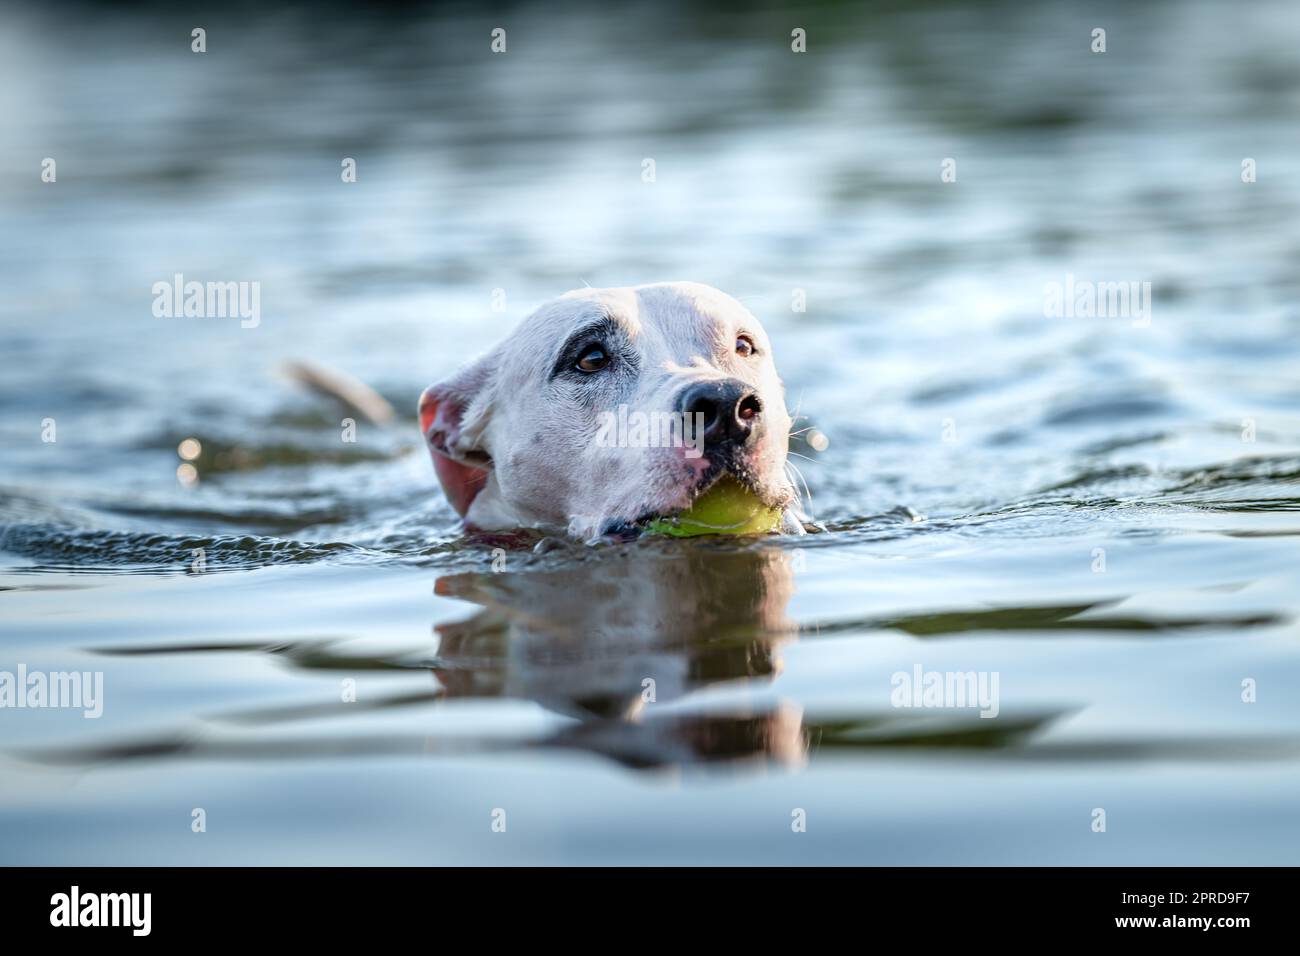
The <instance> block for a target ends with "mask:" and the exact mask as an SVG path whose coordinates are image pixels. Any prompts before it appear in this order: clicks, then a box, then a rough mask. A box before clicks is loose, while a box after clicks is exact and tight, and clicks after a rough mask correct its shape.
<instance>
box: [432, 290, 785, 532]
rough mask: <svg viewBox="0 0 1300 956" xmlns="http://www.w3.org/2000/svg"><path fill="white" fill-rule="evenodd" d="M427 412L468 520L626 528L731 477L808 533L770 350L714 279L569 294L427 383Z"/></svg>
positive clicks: (437, 453)
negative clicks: (790, 468) (798, 509)
mask: <svg viewBox="0 0 1300 956" xmlns="http://www.w3.org/2000/svg"><path fill="white" fill-rule="evenodd" d="M419 412H420V429H421V431H422V432H423V433H424V435H425V439H426V441H427V442H428V444H429V448H430V451H431V453H432V456H433V464H434V469H435V470H436V472H437V475H438V479H439V481H441V483H442V487H443V490H444V491H445V492H446V494H447V498H448V500H449V501H450V502H451V504H452V506H453V507H454V508H455V509H456V511H457V512H458V513H459V514H460V515H461V516H462V517H463V518H464V519H465V524H466V526H467V527H470V528H476V529H500V528H521V527H532V528H543V529H563V530H565V531H567V532H568V533H569V534H570V535H572V536H574V537H576V538H580V539H584V540H592V539H595V538H598V537H600V536H602V535H615V536H628V535H631V534H635V533H637V532H638V531H639V529H640V527H641V526H643V525H644V524H645V522H647V521H649V520H651V519H653V518H656V517H664V516H670V515H673V514H676V513H679V512H682V511H684V510H686V509H687V508H689V507H690V506H691V504H692V502H693V501H694V500H695V499H696V498H697V497H698V496H699V495H700V493H701V492H703V491H704V490H705V489H707V488H708V487H709V486H710V485H712V484H713V483H714V482H715V481H717V480H718V479H719V478H720V477H721V476H722V475H724V474H729V475H731V476H732V477H734V478H735V479H736V480H738V481H739V482H740V483H741V484H743V485H744V486H746V487H747V488H748V489H749V490H750V491H752V492H753V493H754V494H755V495H757V496H758V497H759V498H760V499H761V500H762V501H763V502H764V503H765V504H767V505H768V506H770V507H773V508H779V509H781V510H782V512H783V513H784V515H785V519H784V522H783V530H785V531H787V532H790V533H801V532H802V531H803V526H802V524H801V523H800V521H799V519H798V516H797V515H796V514H795V511H794V508H795V505H796V502H797V495H796V493H795V488H794V484H793V482H792V481H791V479H790V476H789V475H788V474H787V470H786V456H787V451H788V442H789V433H790V416H789V413H788V412H787V411H786V408H785V395H784V388H783V387H782V385H781V380H780V378H778V377H777V373H776V366H775V365H774V364H773V361H772V348H771V345H770V344H769V343H768V340H767V336H766V334H765V333H764V332H763V327H762V326H761V325H760V324H759V322H758V320H757V319H755V318H754V317H753V316H752V315H750V313H749V312H748V311H747V310H746V309H745V308H744V306H742V305H741V304H740V303H739V302H737V301H736V300H735V299H733V298H731V297H730V296H728V295H725V294H723V293H722V292H719V291H718V290H717V289H714V288H711V287H709V286H706V285H701V284H699V283H694V282H671V283H661V284H657V285H644V286H637V287H635V288H624V289H579V290H577V291H574V292H570V293H568V294H566V295H564V296H561V297H560V298H559V299H556V300H554V301H553V302H550V303H548V304H547V305H544V306H542V307H541V308H540V309H538V310H537V311H536V312H534V313H533V314H532V315H530V316H528V317H527V318H526V319H524V320H523V322H522V323H520V325H519V326H518V327H517V328H516V329H515V330H514V331H513V332H512V333H511V334H510V335H509V336H508V337H507V338H506V340H505V341H504V342H502V343H501V344H500V345H498V346H497V347H496V348H495V349H493V350H492V351H491V352H489V353H488V354H487V355H485V356H483V357H482V358H480V359H479V360H478V361H476V362H474V363H473V364H471V365H469V366H468V367H466V368H464V369H463V370H461V371H460V372H459V373H458V374H456V375H454V376H453V377H452V378H450V379H449V380H447V381H445V382H442V383H440V384H437V385H434V386H432V387H430V388H428V389H426V390H425V392H424V394H423V395H421V396H420V404H419ZM629 421H630V422H632V423H633V424H632V427H627V425H626V423H627V422H629ZM647 422H648V423H649V426H648V427H646V423H647ZM665 425H670V426H671V427H659V426H665Z"/></svg>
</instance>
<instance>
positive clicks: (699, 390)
mask: <svg viewBox="0 0 1300 956" xmlns="http://www.w3.org/2000/svg"><path fill="white" fill-rule="evenodd" d="M678 409H679V410H680V411H681V412H683V413H684V414H687V415H691V416H694V415H697V414H698V415H703V416H704V441H705V443H706V444H713V445H720V444H723V443H726V442H731V443H734V444H737V445H743V444H745V443H746V442H747V441H749V439H750V436H751V435H753V434H754V432H755V431H756V430H757V428H758V425H759V424H760V418H761V416H762V414H763V403H762V402H761V401H759V398H758V395H757V394H755V392H754V390H753V389H752V388H750V387H749V386H748V385H746V384H745V383H744V382H741V381H738V380H736V379H734V378H728V379H722V380H720V381H712V382H697V383H696V384H694V385H691V386H690V387H688V388H687V389H686V391H684V392H682V396H681V398H680V399H679V400H678Z"/></svg>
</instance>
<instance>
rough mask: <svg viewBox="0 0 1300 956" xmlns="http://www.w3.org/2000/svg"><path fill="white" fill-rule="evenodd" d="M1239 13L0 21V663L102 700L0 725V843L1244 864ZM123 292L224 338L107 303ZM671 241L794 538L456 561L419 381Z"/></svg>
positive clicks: (1285, 516)
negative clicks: (754, 389) (987, 704)
mask: <svg viewBox="0 0 1300 956" xmlns="http://www.w3.org/2000/svg"><path fill="white" fill-rule="evenodd" d="M196 26H201V27H203V28H204V29H206V31H207V52H206V53H204V54H195V53H193V52H191V49H190V44H191V30H192V29H193V28H194V27H196ZM495 27H504V28H505V29H506V30H507V37H508V46H507V53H506V54H504V55H499V54H493V53H491V51H490V48H489V44H490V31H491V30H492V29H493V28H495ZM796 27H799V28H803V29H805V30H806V31H807V37H808V41H807V43H808V52H807V53H805V54H795V53H792V52H791V48H790V43H791V39H790V34H791V30H792V29H794V28H796ZM1096 27H1101V28H1104V29H1105V30H1106V38H1107V50H1106V52H1105V53H1093V52H1091V50H1090V45H1091V42H1092V41H1091V31H1092V30H1093V29H1094V28H1096ZM1297 50H1300V11H1297V10H1296V8H1295V7H1294V5H1293V4H1290V3H1287V2H1284V0H1265V2H1260V3H1252V4H1249V5H1238V4H1219V3H1158V2H1157V3H1144V4H1140V5H1138V4H1128V3H1114V4H1101V5H1094V6H1091V8H1090V9H1088V10H1086V11H1085V10H1084V9H1082V7H1081V5H1076V4H1069V3H999V4H992V5H985V4H978V5H977V4H972V5H970V6H963V5H957V4H951V3H890V4H883V5H877V6H863V7H860V6H857V5H850V4H839V3H828V4H824V5H817V6H815V7H809V8H800V9H786V8H781V7H775V6H774V7H762V8H759V9H757V10H755V9H742V7H741V6H740V5H734V4H727V3H718V4H705V5H699V4H688V3H681V4H667V5H650V4H645V5H631V6H628V7H626V8H624V7H622V6H620V7H618V8H617V9H616V8H613V7H610V6H606V5H596V4H592V5H559V6H553V5H546V6H545V7H543V6H542V5H540V4H538V5H510V6H503V7H500V8H496V9H492V10H490V11H489V10H485V9H483V8H476V7H472V6H464V7H460V6H437V7H427V8H426V7H418V6H380V7H372V6H366V5H347V6H339V7H336V8H325V9H307V8H301V9H297V8H287V9H285V10H282V11H281V12H270V11H267V10H264V9H261V8H259V7H257V6H254V5H247V6H243V5H234V6H230V5H222V6H221V7H213V8H211V9H210V10H205V9H203V8H185V7H179V8H178V7H174V6H170V5H161V4H159V5H153V4H142V5H131V6H129V7H126V8H116V7H110V6H108V5H73V4H63V3H54V4H43V5H36V4H27V5H23V4H9V5H6V6H5V7H4V9H3V11H0V116H2V117H3V123H2V124H0V289H2V290H3V295H0V355H3V375H2V376H0V448H2V449H3V464H2V466H0V670H9V671H13V670H15V669H16V668H17V666H18V665H19V664H23V665H25V666H26V667H27V668H28V669H29V670H43V671H55V670H78V671H102V672H103V673H104V688H105V691H104V712H103V716H102V717H101V718H99V719H95V720H88V719H84V718H83V717H82V715H81V713H80V712H79V711H70V710H4V711H0V835H2V839H0V862H4V863H77V864H81V863H99V864H105V863H118V864H122V863H133V864H144V863H223V864H224V863H247V862H252V863H293V862H306V863H323V864H333V863H362V862H364V863H399V862H400V863H464V862H509V863H526V862H581V863H611V862H618V863H643V864H647V863H648V864H654V863H670V862H729V863H771V862H790V863H802V862H811V863H823V862H841V863H845V862H852V863H901V864H913V863H917V864H924V863H955V864H962V863H1011V862H1039V863H1085V864H1093V863H1098V864H1100V863H1168V864H1203V863H1289V864H1294V863H1296V862H1297V855H1298V854H1297V846H1298V841H1300V820H1298V819H1297V810H1296V807H1297V796H1298V795H1300V786H1298V785H1300V762H1297V761H1298V758H1300V720H1298V719H1297V718H1300V694H1298V693H1297V691H1298V690H1300V649H1298V647H1297V636H1298V632H1297V625H1296V618H1297V614H1300V586H1298V585H1300V561H1298V560H1297V535H1300V376H1298V375H1297V370H1298V369H1300V305H1298V304H1297V300H1298V295H1300V269H1297V263H1298V262H1300V196H1298V193H1297V188H1296V184H1297V183H1298V182H1300V123H1297V118H1298V117H1300V57H1298V56H1297V52H1296V51H1297ZM46 157H51V158H54V159H55V160H56V162H57V181H56V182H55V183H44V182H42V181H41V178H40V170H41V162H42V160H43V159H44V158H46ZM344 157H351V158H355V159H356V161H357V182H355V183H351V184H345V183H343V182H342V181H341V177H340V163H341V161H342V159H343V158H344ZM646 158H653V159H654V160H655V165H656V181H655V182H653V183H646V182H644V181H643V180H642V168H643V166H642V163H643V160H644V159H646ZM946 158H952V159H955V161H956V170H957V178H956V181H955V182H951V183H944V182H941V180H940V172H941V163H942V161H943V160H944V159H946ZM1246 158H1250V159H1253V160H1255V163H1256V166H1257V176H1258V178H1257V181H1256V182H1253V183H1245V182H1243V181H1242V162H1243V160H1244V159H1246ZM177 273H180V274H183V275H184V276H185V277H186V278H187V279H197V280H200V281H207V280H216V281H257V282H259V283H260V288H261V317H260V323H259V324H258V326H257V327H256V328H241V327H240V324H239V322H238V321H237V320H229V319H185V318H175V319H159V318H155V317H154V315H153V314H152V311H151V305H152V302H153V294H152V292H151V288H152V286H153V284H154V283H155V282H159V281H170V280H171V277H172V276H173V275H175V274H177ZM1067 276H1073V277H1075V278H1076V279H1077V280H1089V281H1117V282H1139V283H1141V282H1150V283H1151V289H1152V297H1153V301H1152V303H1151V310H1150V322H1149V323H1141V322H1134V321H1131V320H1129V319H1125V318H1087V317H1074V318H1065V317H1049V316H1046V315H1045V314H1044V311H1045V309H1044V298H1045V289H1046V288H1047V287H1048V285H1049V284H1050V283H1063V282H1065V281H1066V279H1067ZM679 278H681V279H695V280H699V281H703V282H708V283H711V284H713V285H716V286H718V287H720V288H722V289H724V290H726V291H728V292H730V293H732V294H733V295H735V296H737V297H738V298H740V299H741V300H742V301H743V302H744V303H745V304H746V305H747V306H748V307H749V308H750V309H751V310H752V311H753V312H755V314H757V315H758V316H759V318H760V319H761V320H762V321H763V322H764V324H765V325H766V328H767V330H768V332H769V334H770V335H771V337H772V339H773V341H774V346H775V351H776V356H777V361H778V365H779V367H780V369H781V371H782V373H783V376H784V378H785V380H786V383H787V385H788V387H789V398H790V404H791V406H792V408H795V407H797V408H798V410H799V412H800V414H802V415H805V416H807V420H806V422H804V424H811V425H814V426H815V427H816V428H817V429H819V430H820V431H821V432H823V433H824V434H825V435H826V436H828V438H829V440H830V444H829V446H828V447H827V448H826V449H825V450H824V451H821V452H814V451H812V450H811V449H809V448H807V447H803V446H800V447H799V451H800V452H801V453H802V454H806V455H808V456H809V457H810V458H812V459H814V460H812V461H802V460H799V461H798V464H799V465H800V467H801V469H802V471H803V474H804V475H805V477H806V479H807V482H808V485H809V488H810V491H811V494H812V507H811V511H812V513H813V514H814V516H815V517H816V518H817V519H819V520H820V521H821V522H822V523H823V525H824V527H825V529H826V530H825V531H824V532H823V533H819V534H814V535H809V536H807V537H805V538H800V539H772V540H767V541H762V542H757V543H737V542H710V541H694V542H672V541H668V542H665V541H653V542H641V543H637V544H632V545H628V546H623V547H611V548H601V549H595V550H592V549H586V548H577V547H560V548H556V549H554V550H551V551H549V552H547V553H544V554H534V553H532V551H531V550H529V549H528V548H526V547H522V548H511V549H509V550H508V551H507V556H506V565H505V570H504V572H503V573H495V572H494V571H493V569H492V566H491V562H492V551H491V546H492V545H493V544H500V543H501V542H482V541H479V542H475V541H466V540H464V539H462V538H461V536H460V535H459V533H458V531H457V529H456V526H455V522H454V520H453V519H454V515H453V514H452V513H451V511H450V509H449V508H448V506H447V505H446V504H445V503H444V502H443V500H442V498H441V495H440V494H439V493H438V491H437V486H436V483H435V481H434V479H433V475H432V472H431V469H430V467H429V462H428V460H427V457H426V455H425V454H424V453H423V451H422V450H421V449H420V447H419V441H418V435H417V434H416V428H415V424H414V420H413V418H414V416H413V410H414V404H415V400H416V397H417V396H418V394H419V392H420V390H421V389H422V388H423V387H424V386H425V385H427V384H429V383H430V382H433V381H435V380H437V379H438V378H439V377H441V376H443V375H445V374H446V373H448V372H449V371H451V370H452V369H454V368H455V367H456V366H457V365H459V364H460V363H461V362H463V361H464V360H465V359H467V358H468V357H470V356H472V355H473V354H474V353H476V352H477V351H478V350H481V349H483V348H486V347H487V346H489V345H490V344H492V343H493V342H495V341H497V340H498V339H499V338H501V337H502V336H503V335H504V334H505V333H506V332H507V331H508V329H509V328H510V326H511V324H512V323H513V322H515V321H517V320H518V319H519V318H521V317H522V316H524V315H525V314H527V313H528V312H529V311H530V310H531V309H532V308H534V307H536V306H537V305H538V304H540V303H541V302H543V301H545V300H546V299H548V298H551V297H553V296H555V295H557V294H559V293H561V292H563V291H566V290H568V289H571V288H574V287H577V286H580V285H582V284H583V283H589V284H591V285H596V286H601V285H627V284H636V283H641V282H650V281H659V280H665V279H679ZM495 289H501V290H504V291H505V297H506V298H505V301H506V303H507V305H506V308H505V310H504V311H503V312H498V311H494V310H493V308H492V305H493V290H495ZM795 290H803V293H804V295H805V296H806V301H807V308H806V311H803V312H798V311H795V310H793V309H792V298H793V297H794V296H795V294H796V293H795ZM295 359H307V360H311V361H314V362H318V363H321V364H324V365H326V366H330V367H334V368H338V369H341V370H344V371H346V372H348V373H350V374H353V375H355V376H357V377H359V378H361V379H362V380H364V381H366V382H369V383H370V384H371V385H373V386H375V387H376V388H377V389H378V390H379V391H380V392H381V393H383V394H384V395H385V396H386V397H388V398H389V399H390V400H391V401H392V403H393V404H394V406H395V407H396V408H397V409H398V410H399V413H400V415H401V416H402V420H401V421H400V422H399V423H398V424H397V425H396V426H395V427H393V428H390V429H382V428H378V427H374V426H371V425H369V424H367V423H364V422H362V423H360V424H359V425H358V434H357V441H356V442H355V443H351V444H348V443H343V442H341V441H340V418H341V415H342V413H341V411H340V410H339V409H337V408H334V407H332V406H330V405H329V404H328V403H324V402H323V401H322V400H321V399H320V398H319V397H316V396H313V395H310V394H308V393H306V392H304V391H302V390H301V389H300V388H298V387H296V386H295V385H294V384H293V383H291V382H290V381H288V380H287V379H286V378H285V377H284V376H283V374H282V373H281V371H280V366H281V364H282V363H283V362H285V361H288V360H295ZM47 419H52V420H53V422H54V424H55V427H56V429H57V440H56V441H54V442H49V441H43V440H42V433H43V430H44V429H45V425H44V424H43V423H45V421H46V420H47ZM187 438H194V439H197V440H198V441H199V442H200V443H201V446H202V453H201V455H200V456H199V457H198V459H197V460H196V461H195V462H194V465H195V467H196V469H197V475H198V480H197V482H194V483H191V484H183V483H181V482H180V481H178V479H177V467H178V465H179V464H180V463H181V462H180V459H179V458H178V456H177V448H178V444H179V443H180V442H181V441H182V440H184V439H187ZM196 549H201V550H202V552H203V554H204V558H205V569H204V570H203V571H201V572H199V573H196V572H195V570H194V567H193V562H194V554H195V551H196ZM918 665H919V666H921V667H922V668H923V669H924V670H927V671H929V670H935V671H941V672H943V671H962V672H964V671H982V672H996V673H997V674H998V675H999V681H1000V695H1001V701H1000V711H999V714H998V716H997V717H996V718H994V719H980V718H979V717H978V716H977V715H976V714H975V713H973V712H972V711H970V710H952V709H949V710H925V709H921V710H916V709H900V708H896V707H893V706H891V700H890V695H891V690H892V685H891V676H892V675H893V674H895V673H896V672H899V671H903V672H908V673H911V672H912V670H913V668H914V667H916V666H918ZM646 678H652V679H653V680H654V681H655V687H656V699H655V701H654V702H653V703H647V702H646V701H645V700H644V699H643V689H644V686H643V681H644V680H645V679H646ZM345 681H351V682H353V683H352V684H351V685H349V686H351V687H354V688H355V693H356V698H357V699H356V701H355V702H353V703H343V702H342V700H341V696H342V695H341V690H340V689H341V687H343V686H344V682H345ZM1243 681H1248V682H1251V681H1253V682H1254V686H1255V688H1256V692H1257V699H1256V700H1255V702H1253V703H1245V702H1243ZM195 808H203V809H204V810H205V811H206V814H207V832H206V833H202V834H196V833H194V832H192V831H191V820H192V811H193V810H194V809H195ZM1098 808H1101V809H1104V810H1105V811H1106V815H1107V822H1108V825H1107V830H1106V832H1105V833H1097V832H1094V830H1093V827H1092V823H1093V820H1094V816H1095V814H1094V811H1095V810H1096V809H1098ZM497 809H503V810H505V811H506V814H507V817H508V829H507V832H506V833H504V834H502V833H494V832H493V830H492V826H491V824H492V821H493V816H492V814H493V811H494V810H497ZM798 809H801V810H803V811H805V812H806V815H807V821H808V823H807V832H806V833H798V834H796V833H793V832H792V829H791V821H792V813H793V812H794V811H795V810H798Z"/></svg>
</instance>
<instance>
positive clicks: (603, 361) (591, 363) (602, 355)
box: [578, 345, 609, 372]
mask: <svg viewBox="0 0 1300 956" xmlns="http://www.w3.org/2000/svg"><path fill="white" fill-rule="evenodd" d="M608 364H609V353H608V352H606V351H605V350H604V349H603V348H601V347H600V346H599V345H594V346H592V347H591V348H589V349H587V351H586V352H584V353H582V358H580V359H578V368H579V369H580V370H581V371H583V372H599V371H600V370H601V369H602V368H604V367H605V366H606V365H608Z"/></svg>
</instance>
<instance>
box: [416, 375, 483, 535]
mask: <svg viewBox="0 0 1300 956" xmlns="http://www.w3.org/2000/svg"><path fill="white" fill-rule="evenodd" d="M463 413H464V409H463V408H462V407H461V406H460V405H458V404H457V403H456V402H453V401H449V400H446V399H439V398H438V397H437V396H436V395H434V394H433V389H432V388H426V389H425V390H424V394H422V395H421V396H420V433H421V434H423V435H424V438H425V442H426V443H427V444H428V446H429V455H430V457H432V458H433V470H434V472H435V473H436V474H437V476H438V481H439V482H440V483H441V484H442V490H443V493H444V494H446V496H447V500H448V501H450V502H451V506H452V507H453V508H455V509H456V513H457V514H458V515H460V516H461V517H462V518H463V517H465V513H466V512H467V511H469V506H470V505H471V504H473V502H474V498H475V497H476V496H477V495H478V493H479V492H480V491H482V490H483V486H484V485H486V484H487V480H488V472H487V471H486V470H485V469H483V468H475V467H474V466H473V465H464V464H461V463H460V462H458V461H456V460H455V459H454V458H451V457H449V456H448V455H447V454H446V449H447V443H448V442H449V441H450V440H451V439H452V438H453V437H454V436H455V435H456V433H457V432H458V431H459V430H460V418H461V415H462V414H463Z"/></svg>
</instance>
